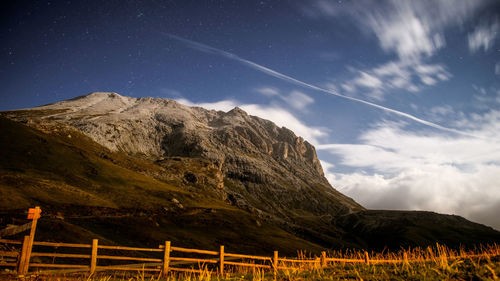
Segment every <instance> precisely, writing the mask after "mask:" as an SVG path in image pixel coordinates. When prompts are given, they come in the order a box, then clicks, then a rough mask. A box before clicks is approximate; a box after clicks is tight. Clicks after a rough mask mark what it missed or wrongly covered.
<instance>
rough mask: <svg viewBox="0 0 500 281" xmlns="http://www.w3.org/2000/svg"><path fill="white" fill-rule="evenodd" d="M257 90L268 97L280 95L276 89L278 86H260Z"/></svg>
mask: <svg viewBox="0 0 500 281" xmlns="http://www.w3.org/2000/svg"><path fill="white" fill-rule="evenodd" d="M256 91H257V92H258V93H259V94H262V95H264V96H268V97H273V96H279V95H280V92H279V90H278V89H276V88H272V87H263V88H258V89H256Z"/></svg>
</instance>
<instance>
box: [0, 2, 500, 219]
mask: <svg viewBox="0 0 500 281" xmlns="http://www.w3.org/2000/svg"><path fill="white" fill-rule="evenodd" d="M0 5H1V10H0V11H1V13H2V15H1V19H0V22H1V24H0V42H2V43H1V49H0V85H1V92H0V93H1V102H0V110H11V109H20V108H27V107H34V106H39V105H43V104H47V103H52V102H56V101H60V100H63V99H69V98H73V97H75V96H79V95H84V94H88V93H90V92H94V91H110V92H117V93H119V94H121V95H124V96H132V97H144V96H151V97H162V98H171V99H176V100H177V101H179V102H181V103H184V104H187V105H198V106H203V107H206V108H210V109H218V110H224V111H228V110H230V109H232V108H233V107H235V106H239V107H241V108H243V109H244V110H246V111H247V112H248V113H250V114H252V115H257V116H260V117H262V118H266V119H270V120H272V121H274V122H275V123H277V124H278V125H280V126H286V127H288V128H290V129H292V130H293V131H294V132H295V133H296V134H297V135H301V136H303V137H304V138H305V139H306V140H308V141H309V142H311V143H312V144H314V145H315V146H316V148H317V152H318V156H319V158H320V159H321V160H322V164H323V168H324V170H325V173H326V176H327V178H328V180H329V181H330V183H331V184H332V185H333V186H334V187H335V188H337V189H338V190H340V191H341V192H343V193H345V194H347V195H349V196H351V197H353V198H354V199H355V200H356V201H358V202H360V203H361V204H362V205H364V206H365V207H368V208H378V209H417V210H429V211H436V212H440V213H447V214H458V215H462V216H464V217H466V218H468V219H471V220H474V221H478V222H481V223H484V224H487V225H490V226H493V227H495V228H496V229H500V220H499V219H498V217H497V214H499V213H500V34H499V31H500V1H494V0H470V1H463V0H455V1H453V0H433V1H431V0H420V1H409V0H393V1H375V0H373V1H368V0H359V1H343V0H342V1H327V0H311V1H298V0H297V1H279V0H276V1H243V0H238V1H203V0H197V1H188V0H180V1H159V0H158V1H2V4H0Z"/></svg>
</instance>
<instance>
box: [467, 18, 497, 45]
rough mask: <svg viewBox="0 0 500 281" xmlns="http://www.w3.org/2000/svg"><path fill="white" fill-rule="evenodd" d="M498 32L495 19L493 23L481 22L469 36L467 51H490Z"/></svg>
mask: <svg viewBox="0 0 500 281" xmlns="http://www.w3.org/2000/svg"><path fill="white" fill-rule="evenodd" d="M499 32H500V24H499V23H498V20H497V19H495V20H494V21H493V22H491V23H489V22H483V23H481V24H480V25H478V26H476V28H475V29H474V31H473V32H472V33H470V34H469V36H468V39H469V50H470V51H471V52H472V53H475V52H477V51H479V50H480V49H483V51H485V52H486V51H488V50H489V49H491V47H492V46H493V44H494V43H495V39H496V37H497V36H498V34H499Z"/></svg>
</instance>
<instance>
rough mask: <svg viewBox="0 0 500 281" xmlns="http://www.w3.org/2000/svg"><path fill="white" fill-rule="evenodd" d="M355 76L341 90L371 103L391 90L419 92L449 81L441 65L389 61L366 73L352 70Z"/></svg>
mask: <svg viewBox="0 0 500 281" xmlns="http://www.w3.org/2000/svg"><path fill="white" fill-rule="evenodd" d="M352 71H353V72H354V74H355V76H354V77H353V78H352V79H350V80H348V81H346V82H344V83H343V84H342V88H343V89H344V90H346V91H348V92H351V93H352V92H356V91H359V92H363V93H366V95H367V96H368V97H370V98H373V99H382V98H383V96H384V93H386V92H387V91H388V90H391V89H397V90H405V91H408V92H418V91H419V90H420V89H422V88H423V87H425V86H432V85H434V84H437V83H438V82H442V81H447V80H449V79H450V78H451V76H452V75H451V73H449V72H448V71H447V70H446V68H445V67H444V66H443V65H441V64H429V63H425V62H423V61H411V62H407V61H402V60H398V61H389V62H387V63H385V64H381V65H378V66H375V67H373V68H367V69H361V70H360V69H352Z"/></svg>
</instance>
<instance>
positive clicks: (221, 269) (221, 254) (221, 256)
mask: <svg viewBox="0 0 500 281" xmlns="http://www.w3.org/2000/svg"><path fill="white" fill-rule="evenodd" d="M219 274H220V275H221V276H224V246H223V245H221V246H220V252H219Z"/></svg>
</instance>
